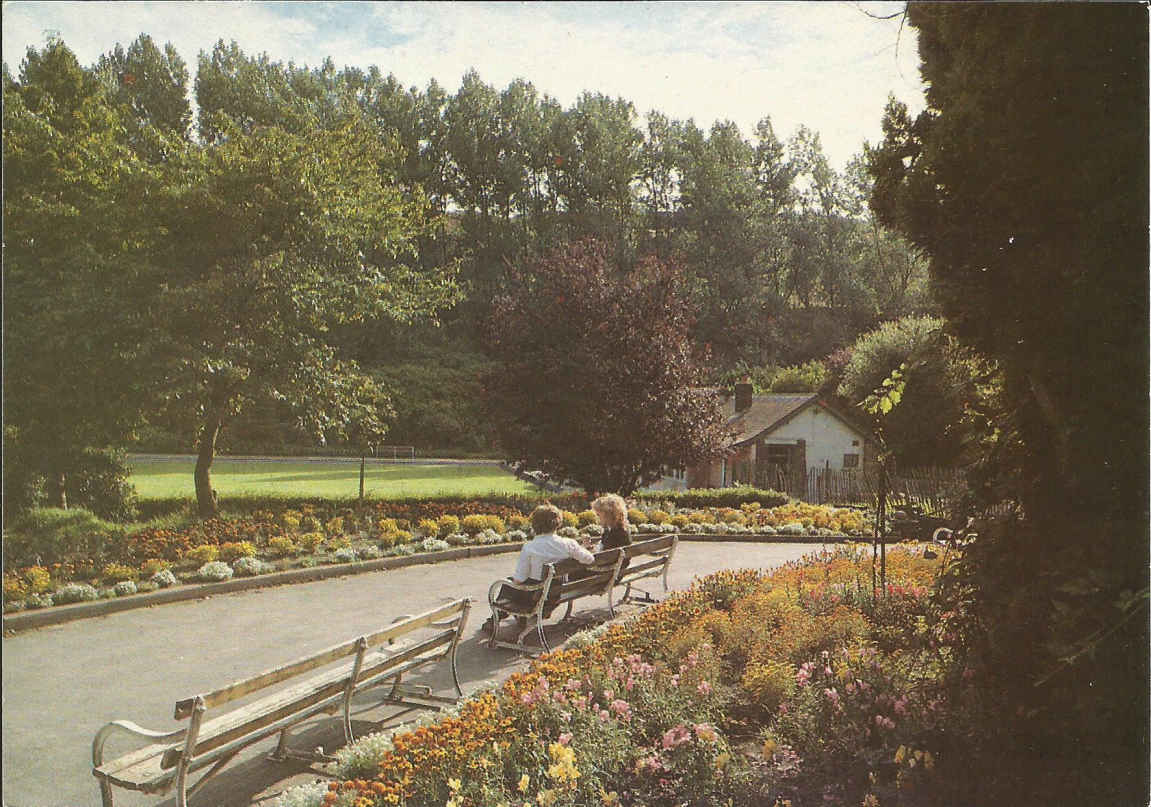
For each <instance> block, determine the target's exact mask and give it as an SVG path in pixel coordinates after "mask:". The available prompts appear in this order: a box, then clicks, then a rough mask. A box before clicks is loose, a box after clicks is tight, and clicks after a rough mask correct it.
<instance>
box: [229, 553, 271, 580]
mask: <svg viewBox="0 0 1151 807" xmlns="http://www.w3.org/2000/svg"><path fill="white" fill-rule="evenodd" d="M232 568H233V569H235V571H236V574H238V575H240V577H255V576H256V575H259V574H267V573H268V572H270V571H271V570H272V567H271V566H270V565H268V564H267V563H264V561H262V560H260V559H259V558H254V557H252V556H251V555H241V556H240V557H238V558H236V562H235V563H233V564H232Z"/></svg>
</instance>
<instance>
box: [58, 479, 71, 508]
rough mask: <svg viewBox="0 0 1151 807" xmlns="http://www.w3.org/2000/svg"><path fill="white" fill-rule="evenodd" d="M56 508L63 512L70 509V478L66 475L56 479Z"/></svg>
mask: <svg viewBox="0 0 1151 807" xmlns="http://www.w3.org/2000/svg"><path fill="white" fill-rule="evenodd" d="M56 506H57V507H59V508H60V509H61V510H67V509H68V477H67V476H66V475H64V474H60V475H59V476H57V477H56Z"/></svg>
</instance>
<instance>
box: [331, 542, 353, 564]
mask: <svg viewBox="0 0 1151 807" xmlns="http://www.w3.org/2000/svg"><path fill="white" fill-rule="evenodd" d="M356 559H357V555H356V550H354V549H352V548H351V547H350V546H345V547H341V548H339V549H337V550H336V551H335V552H333V553H332V560H334V561H335V562H336V563H352V562H354V561H355V560H356Z"/></svg>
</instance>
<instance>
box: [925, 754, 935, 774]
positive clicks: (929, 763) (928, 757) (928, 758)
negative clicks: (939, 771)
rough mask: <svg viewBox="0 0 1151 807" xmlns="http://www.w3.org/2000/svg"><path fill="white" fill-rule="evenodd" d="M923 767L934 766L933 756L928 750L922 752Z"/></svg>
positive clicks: (930, 767)
mask: <svg viewBox="0 0 1151 807" xmlns="http://www.w3.org/2000/svg"><path fill="white" fill-rule="evenodd" d="M923 767H925V768H927V770H931V769H932V768H934V767H935V757H934V756H933V755H932V753H931V752H930V751H924V752H923Z"/></svg>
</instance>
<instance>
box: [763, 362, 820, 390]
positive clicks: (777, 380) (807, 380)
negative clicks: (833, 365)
mask: <svg viewBox="0 0 1151 807" xmlns="http://www.w3.org/2000/svg"><path fill="white" fill-rule="evenodd" d="M827 379H828V374H827V368H826V367H825V366H824V364H823V362H821V361H817V360H813V361H809V362H807V363H805V364H796V365H791V366H790V367H782V368H780V370H779V372H777V373H776V374H775V377H774V378H773V379H772V380H771V388H770V391H771V392H819V391H820V390H821V389H822V388H823V387H824V385H825V384H826V383H827Z"/></svg>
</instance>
